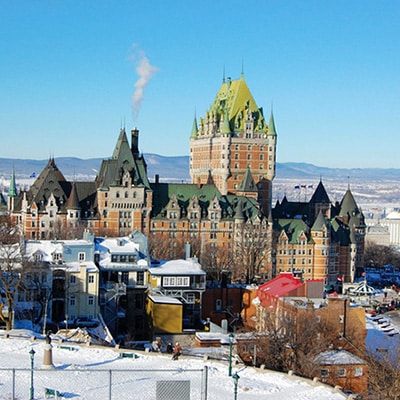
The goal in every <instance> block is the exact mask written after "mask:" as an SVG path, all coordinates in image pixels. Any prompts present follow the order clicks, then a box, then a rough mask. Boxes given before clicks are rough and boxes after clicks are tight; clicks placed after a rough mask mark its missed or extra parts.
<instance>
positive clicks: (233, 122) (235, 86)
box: [191, 75, 276, 138]
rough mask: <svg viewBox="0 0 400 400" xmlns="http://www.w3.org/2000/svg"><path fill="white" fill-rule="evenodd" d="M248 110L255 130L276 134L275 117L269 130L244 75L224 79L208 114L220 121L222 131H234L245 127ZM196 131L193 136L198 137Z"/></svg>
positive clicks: (202, 122)
mask: <svg viewBox="0 0 400 400" xmlns="http://www.w3.org/2000/svg"><path fill="white" fill-rule="evenodd" d="M247 112H251V118H252V121H253V122H254V131H255V132H260V133H265V134H272V135H276V130H275V123H274V120H273V118H272V120H271V121H270V122H272V126H271V132H269V129H268V125H267V123H266V121H265V118H264V116H263V111H262V108H260V107H258V106H257V104H256V102H255V100H254V98H253V96H252V94H251V92H250V90H249V88H248V86H247V83H246V81H245V79H244V76H243V75H242V76H241V77H240V78H239V79H236V80H231V79H230V78H227V79H226V80H225V79H224V81H223V82H222V85H221V87H220V89H219V91H218V93H217V96H216V97H215V100H214V102H213V103H212V104H211V107H210V108H209V110H208V111H207V113H206V114H207V117H208V118H209V119H211V120H214V121H218V122H219V123H220V129H221V132H220V133H232V132H236V131H243V130H244V129H245V123H246V114H247ZM207 117H206V118H207ZM221 122H222V123H221ZM204 123H205V118H201V119H200V125H201V126H202V125H203V124H204ZM201 126H200V129H201ZM200 129H199V130H200ZM194 132H195V131H194V130H193V129H192V134H191V138H196V137H197V136H196V134H195V133H194Z"/></svg>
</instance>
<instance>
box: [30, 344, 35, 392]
mask: <svg viewBox="0 0 400 400" xmlns="http://www.w3.org/2000/svg"><path fill="white" fill-rule="evenodd" d="M29 354H30V356H31V393H30V397H29V400H33V392H34V389H33V365H34V364H33V362H34V357H35V350H33V349H31V351H30V352H29Z"/></svg>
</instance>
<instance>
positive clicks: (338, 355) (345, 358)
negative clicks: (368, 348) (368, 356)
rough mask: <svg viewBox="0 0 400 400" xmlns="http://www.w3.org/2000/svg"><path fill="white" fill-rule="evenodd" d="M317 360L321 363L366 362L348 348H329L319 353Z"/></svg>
mask: <svg viewBox="0 0 400 400" xmlns="http://www.w3.org/2000/svg"><path fill="white" fill-rule="evenodd" d="M316 361H317V362H318V363H319V364H321V365H352V364H365V361H364V360H362V359H361V358H360V357H357V356H356V355H354V354H352V353H350V352H348V351H346V350H328V351H324V352H323V353H321V354H319V355H318V356H317V357H316Z"/></svg>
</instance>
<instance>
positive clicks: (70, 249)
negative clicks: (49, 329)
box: [18, 235, 100, 323]
mask: <svg viewBox="0 0 400 400" xmlns="http://www.w3.org/2000/svg"><path fill="white" fill-rule="evenodd" d="M24 257H25V258H26V261H27V262H28V263H30V264H31V265H32V267H31V269H30V270H29V272H28V273H27V274H26V276H25V279H26V284H27V286H26V287H27V289H28V290H24V291H23V292H22V293H19V295H18V298H19V300H20V301H21V302H24V301H25V307H27V308H28V307H30V308H31V309H32V310H33V312H34V314H35V308H36V307H38V305H37V304H34V303H31V304H30V305H29V304H28V303H26V301H27V300H28V299H31V300H32V299H34V298H35V296H34V294H33V293H32V290H38V291H39V292H40V293H41V296H40V297H39V300H40V301H44V300H45V301H46V302H47V303H48V308H47V307H46V313H47V317H48V318H49V319H50V320H52V321H54V322H56V323H58V322H61V321H63V320H74V319H75V318H78V317H85V318H88V319H96V318H98V314H99V311H100V309H99V292H98V288H99V270H98V268H97V267H96V265H95V263H94V262H93V259H94V244H93V238H92V237H91V236H90V235H87V236H86V237H85V238H84V239H81V240H54V241H50V240H27V241H26V242H25V247H24ZM22 296H24V297H25V299H23V298H22Z"/></svg>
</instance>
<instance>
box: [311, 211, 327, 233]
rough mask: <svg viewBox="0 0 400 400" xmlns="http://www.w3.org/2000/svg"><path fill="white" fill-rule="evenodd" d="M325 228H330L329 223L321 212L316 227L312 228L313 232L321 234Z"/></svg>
mask: <svg viewBox="0 0 400 400" xmlns="http://www.w3.org/2000/svg"><path fill="white" fill-rule="evenodd" d="M324 226H328V221H327V220H326V218H325V216H324V214H322V211H321V210H320V211H319V213H318V216H317V219H316V220H315V222H314V225H313V226H312V227H311V230H312V231H316V232H320V231H322V228H323V227H324Z"/></svg>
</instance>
